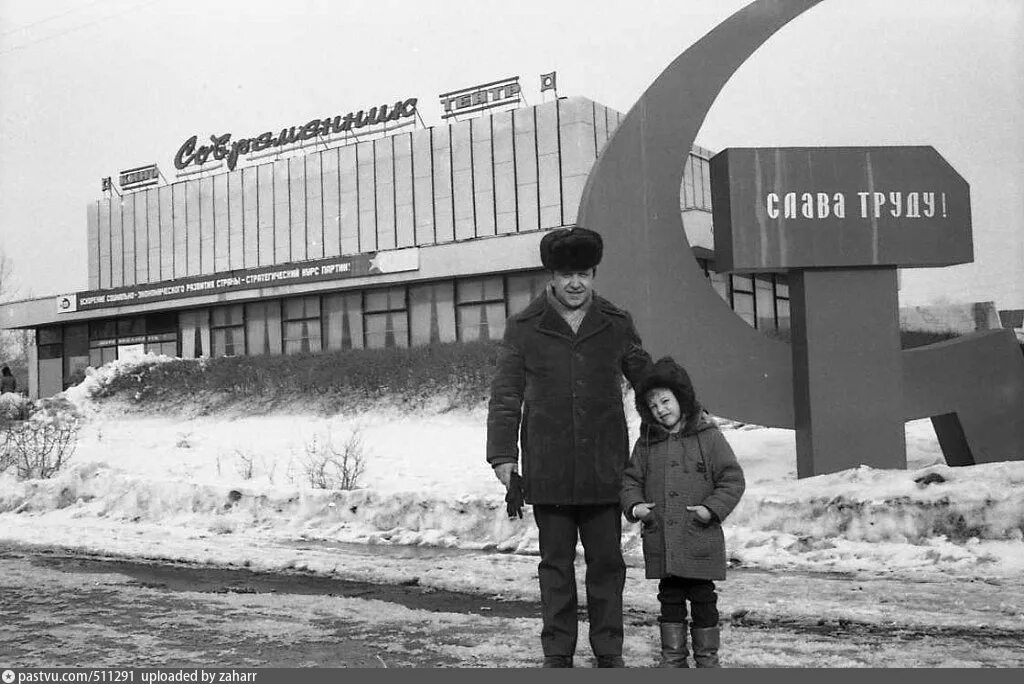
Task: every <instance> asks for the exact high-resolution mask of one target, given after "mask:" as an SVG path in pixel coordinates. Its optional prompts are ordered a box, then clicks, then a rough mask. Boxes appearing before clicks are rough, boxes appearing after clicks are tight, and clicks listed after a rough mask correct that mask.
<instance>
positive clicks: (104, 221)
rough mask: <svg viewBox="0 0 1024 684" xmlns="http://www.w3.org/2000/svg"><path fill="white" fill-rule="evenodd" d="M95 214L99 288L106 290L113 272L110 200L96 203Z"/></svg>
mask: <svg viewBox="0 0 1024 684" xmlns="http://www.w3.org/2000/svg"><path fill="white" fill-rule="evenodd" d="M96 213H97V217H98V220H97V229H98V231H99V243H100V262H99V269H98V272H99V281H100V287H101V288H103V289H106V288H108V287H110V283H111V280H112V279H111V272H112V270H113V256H112V255H111V243H112V240H111V238H112V237H113V236H112V235H111V234H110V200H108V199H107V200H100V201H99V202H97V203H96Z"/></svg>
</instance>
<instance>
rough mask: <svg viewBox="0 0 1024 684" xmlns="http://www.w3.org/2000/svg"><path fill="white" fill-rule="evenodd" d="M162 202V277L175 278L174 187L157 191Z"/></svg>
mask: <svg viewBox="0 0 1024 684" xmlns="http://www.w3.org/2000/svg"><path fill="white" fill-rule="evenodd" d="M157 194H158V196H159V202H160V277H159V280H170V279H172V278H173V277H174V200H173V194H174V186H171V185H164V186H161V187H160V189H159V190H158V191H157Z"/></svg>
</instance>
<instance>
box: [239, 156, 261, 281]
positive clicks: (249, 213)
mask: <svg viewBox="0 0 1024 684" xmlns="http://www.w3.org/2000/svg"><path fill="white" fill-rule="evenodd" d="M258 173H259V170H258V168H257V167H255V166H250V167H247V168H245V169H242V190H241V196H242V266H243V267H244V268H252V267H254V266H258V265H259V263H260V252H259V247H260V243H259V237H260V233H259V201H260V198H259V183H258V182H257V175H258Z"/></svg>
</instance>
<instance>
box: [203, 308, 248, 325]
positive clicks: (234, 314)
mask: <svg viewBox="0 0 1024 684" xmlns="http://www.w3.org/2000/svg"><path fill="white" fill-rule="evenodd" d="M244 322H245V318H244V307H243V306H242V305H241V304H233V305H231V306H218V307H214V309H212V311H211V312H210V325H212V326H214V327H218V328H220V327H223V326H226V325H243V324H244Z"/></svg>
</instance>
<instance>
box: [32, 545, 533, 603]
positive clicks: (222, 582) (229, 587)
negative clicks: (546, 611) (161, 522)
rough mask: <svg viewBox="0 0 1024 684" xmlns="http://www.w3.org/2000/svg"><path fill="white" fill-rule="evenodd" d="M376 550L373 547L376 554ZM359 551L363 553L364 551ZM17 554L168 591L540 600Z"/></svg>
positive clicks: (390, 598)
mask: <svg viewBox="0 0 1024 684" xmlns="http://www.w3.org/2000/svg"><path fill="white" fill-rule="evenodd" d="M376 548H377V547H374V549H375V550H376ZM381 548H383V547H381ZM414 548H418V547H404V549H403V551H404V552H409V551H410V549H414ZM396 550H397V549H396ZM360 551H361V552H362V553H366V550H365V549H360ZM434 551H438V552H440V551H450V550H448V549H434ZM455 551H456V553H457V554H460V555H461V554H464V553H466V552H465V551H463V550H455ZM16 555H20V556H24V557H26V558H27V559H28V560H29V561H30V562H31V563H32V564H33V565H38V566H41V567H46V568H52V569H55V570H60V571H62V572H70V573H95V574H111V573H116V574H119V575H123V576H125V577H128V578H129V582H128V584H130V585H133V586H139V587H146V588H149V589H156V590H160V591H168V592H201V593H219V594H226V593H238V594H261V593H275V594H304V595H322V596H339V597H345V598H361V599H372V600H378V601H387V602H389V603H396V604H399V605H402V606H405V607H406V608H410V609H413V610H426V611H433V612H447V613H472V614H476V615H487V616H494V617H512V618H517V617H536V616H537V615H539V614H540V603H539V602H533V601H522V600H503V599H496V598H492V597H489V596H483V595H480V594H471V593H466V592H456V591H449V590H444V589H436V588H434V587H424V586H420V585H419V583H418V582H417V581H416V580H413V581H410V582H406V583H404V584H374V583H372V582H360V581H354V580H346V579H339V578H335V577H324V576H322V575H309V574H303V573H299V572H289V573H269V572H257V571H253V570H247V569H245V568H214V567H207V566H199V565H191V564H186V563H144V562H138V561H130V560H116V559H100V558H89V557H83V556H77V555H73V554H67V553H56V552H54V553H47V552H23V551H20V552H18V553H17V554H16ZM399 557H401V556H399ZM421 557H422V556H421ZM428 557H441V556H428Z"/></svg>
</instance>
